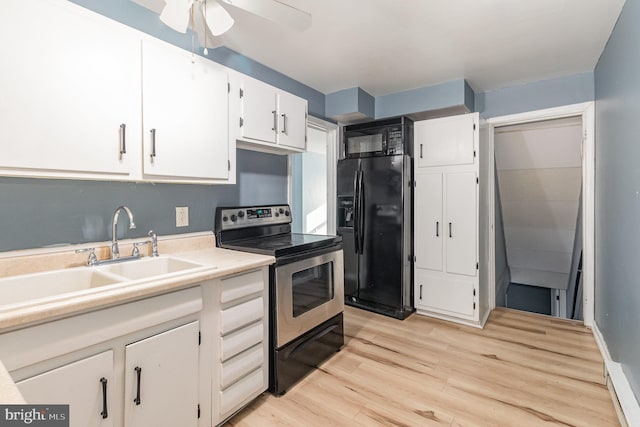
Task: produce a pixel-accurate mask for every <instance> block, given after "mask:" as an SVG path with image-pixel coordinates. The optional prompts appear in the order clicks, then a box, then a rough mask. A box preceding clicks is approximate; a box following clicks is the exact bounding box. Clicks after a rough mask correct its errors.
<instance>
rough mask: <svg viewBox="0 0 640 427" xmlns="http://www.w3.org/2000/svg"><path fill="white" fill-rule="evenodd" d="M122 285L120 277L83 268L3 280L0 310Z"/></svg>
mask: <svg viewBox="0 0 640 427" xmlns="http://www.w3.org/2000/svg"><path fill="white" fill-rule="evenodd" d="M122 281H123V278H121V277H117V276H114V275H111V274H109V273H104V272H101V271H97V270H95V269H89V268H85V267H78V268H69V269H64V270H53V271H45V272H42V273H34V274H25V275H22V276H14V277H6V278H3V279H0V307H2V306H5V305H13V304H21V303H25V302H27V301H31V300H40V299H43V298H49V297H53V296H57V295H62V294H67V293H71V292H77V291H84V290H88V289H92V288H98V287H100V286H105V285H112V284H115V283H118V282H122Z"/></svg>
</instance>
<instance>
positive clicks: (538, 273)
mask: <svg viewBox="0 0 640 427" xmlns="http://www.w3.org/2000/svg"><path fill="white" fill-rule="evenodd" d="M494 152H495V179H496V181H495V189H494V191H495V193H494V194H495V202H496V203H495V213H496V223H495V236H496V242H495V247H496V253H495V255H496V258H495V262H496V266H495V268H496V276H497V281H496V305H498V306H502V307H508V308H514V309H518V310H523V311H530V312H534V313H539V314H547V315H552V316H557V317H564V318H573V319H578V320H582V319H581V313H582V310H574V308H575V307H576V301H575V300H576V298H577V297H578V293H579V290H580V288H581V283H580V280H579V279H580V278H581V275H579V274H577V273H578V272H579V262H578V261H579V259H580V258H581V255H582V238H581V232H582V227H581V220H582V215H581V203H580V196H581V192H582V118H581V117H580V116H573V117H566V118H561V119H548V120H542V121H536V122H528V123H524V124H512V125H506V126H499V127H496V128H495V129H494ZM576 279H577V280H576ZM580 308H581V305H580Z"/></svg>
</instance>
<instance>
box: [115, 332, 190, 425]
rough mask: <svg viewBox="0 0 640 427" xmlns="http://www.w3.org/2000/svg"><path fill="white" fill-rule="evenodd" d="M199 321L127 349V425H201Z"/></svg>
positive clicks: (125, 399)
mask: <svg viewBox="0 0 640 427" xmlns="http://www.w3.org/2000/svg"><path fill="white" fill-rule="evenodd" d="M199 331H200V324H199V322H197V321H196V322H191V323H189V324H187V325H184V326H180V327H178V328H175V329H171V330H169V331H167V332H163V333H161V334H158V335H154V336H152V337H149V338H145V339H143V340H141V341H138V342H135V343H132V344H129V345H127V346H126V348H125V393H124V402H125V411H124V419H125V422H124V425H125V426H126V427H146V426H154V427H155V426H157V427H162V426H166V427H173V426H183V427H188V426H197V425H198V352H199V348H198V347H199V344H198V341H199V340H198V333H199Z"/></svg>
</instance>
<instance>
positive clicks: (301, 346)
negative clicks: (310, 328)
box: [287, 325, 340, 358]
mask: <svg viewBox="0 0 640 427" xmlns="http://www.w3.org/2000/svg"><path fill="white" fill-rule="evenodd" d="M338 326H340V325H331V326H328V327H326V328H325V329H323V330H322V332H320V333H319V334H317V335H314V336H313V337H311V339H308V340H306V341H303V342H301V343H300V344H298V345H297V346H295V347H294V348H293V350H291V351H290V352H289V354H288V355H287V358H290V357H292V356H293V355H294V354H296V353H297V352H299V351H301V350H304V348H305V347H306V346H308V345H310V344H313V343H314V342H315V341H318V340H319V339H320V338H322V337H324V336H325V335H327V334H329V333H331V332H333V330H334V329H336V328H337V327H338Z"/></svg>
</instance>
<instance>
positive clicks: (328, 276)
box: [275, 249, 344, 348]
mask: <svg viewBox="0 0 640 427" xmlns="http://www.w3.org/2000/svg"><path fill="white" fill-rule="evenodd" d="M275 311H276V348H280V347H282V346H283V345H285V344H287V343H288V342H289V341H291V340H293V339H295V338H297V337H299V336H300V335H302V334H304V333H305V332H307V331H309V330H311V329H313V328H314V327H315V326H318V325H319V324H321V323H322V322H324V321H326V320H328V319H330V318H332V317H333V316H335V315H337V314H339V313H342V312H343V311H344V267H343V259H342V249H339V250H334V251H331V252H327V253H323V254H321V255H316V256H313V255H308V256H306V257H303V258H300V259H297V260H296V261H294V262H291V263H288V264H284V265H279V266H277V267H276V269H275Z"/></svg>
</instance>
